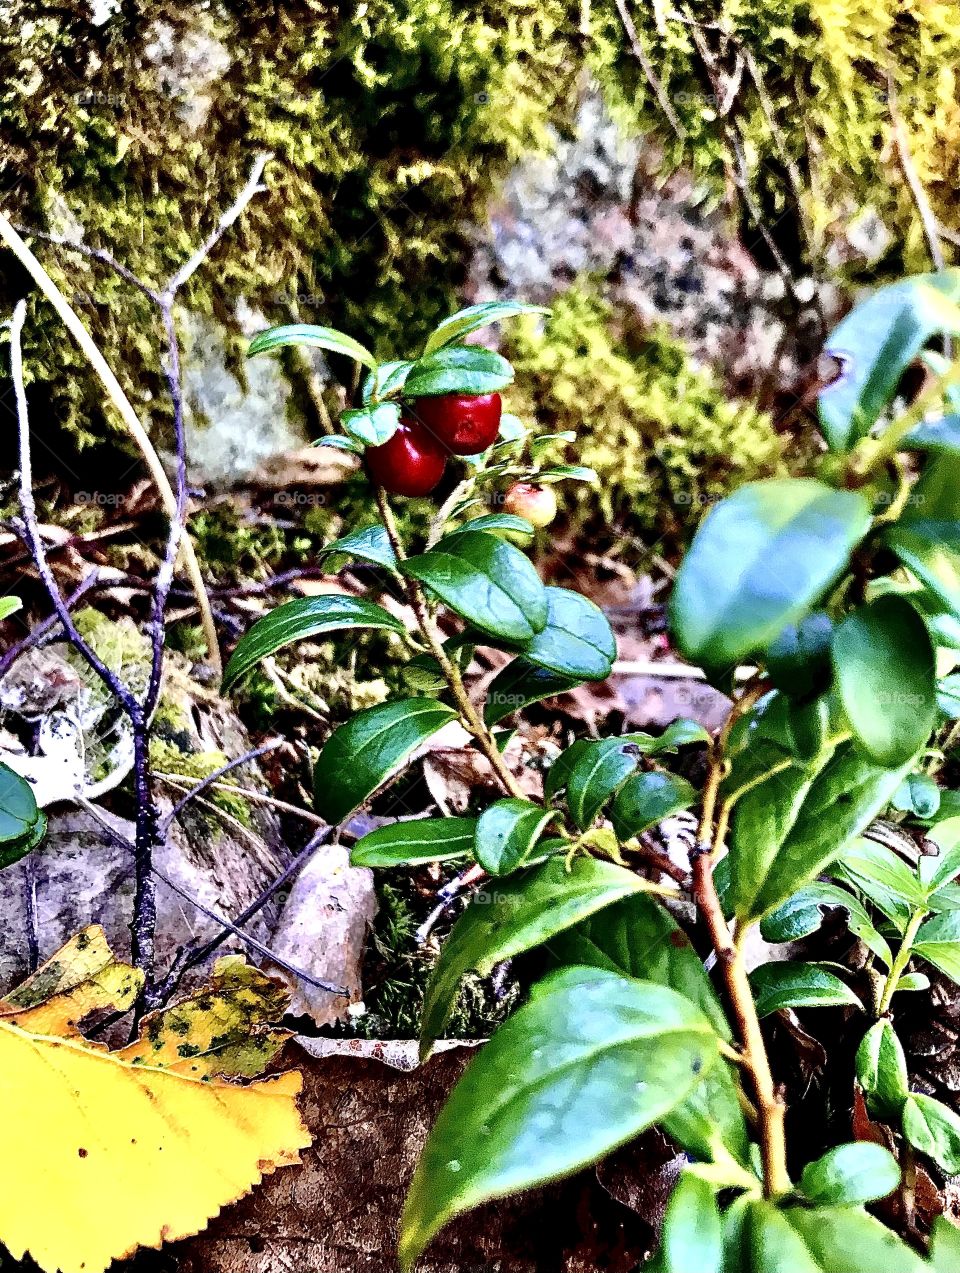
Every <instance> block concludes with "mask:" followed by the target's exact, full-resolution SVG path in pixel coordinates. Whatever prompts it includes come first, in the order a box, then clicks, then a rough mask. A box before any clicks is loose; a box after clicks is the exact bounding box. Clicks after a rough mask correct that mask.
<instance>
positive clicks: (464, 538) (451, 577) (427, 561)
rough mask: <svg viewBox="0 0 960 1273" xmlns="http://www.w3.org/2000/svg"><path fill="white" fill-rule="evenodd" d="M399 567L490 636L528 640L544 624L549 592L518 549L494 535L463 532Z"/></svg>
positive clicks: (470, 531) (469, 531) (474, 531)
mask: <svg viewBox="0 0 960 1273" xmlns="http://www.w3.org/2000/svg"><path fill="white" fill-rule="evenodd" d="M401 568H402V570H403V572H404V574H406V575H409V576H410V578H412V579H417V580H419V581H420V582H421V583H424V584H426V585H427V587H428V588H429V589H430V591H431V592H433V593H435V594H436V595H437V596H438V597H439V598H440V600H441V601H443V602H444V603H445V604H446V605H447V606H449V607H450V609H451V610H453V611H455V613H457V614H459V615H460V617H461V618H462V619H466V620H467V621H468V622H469V623H471V624H472V625H473V626H474V627H475V628H478V629H479V630H480V631H481V632H486V633H488V634H489V635H490V636H495V637H499V638H501V639H502V640H505V641H528V640H529V639H530V638H531V637H532V636H535V635H536V633H538V632H541V631H542V630H543V628H544V627H545V626H546V622H547V593H546V589H545V588H544V586H543V584H542V583H541V582H540V577H539V575H538V574H537V572H536V571H535V570H534V568H533V566H532V565H531V564H530V562H529V560H528V559H527V558H526V557H525V556H524V555H523V553H522V552H520V551H519V549H517V548H514V547H513V545H512V544H508V543H505V542H504V541H503V540H502V539H499V538H498V537H497V536H496V535H491V534H488V533H487V532H486V531H478V530H467V531H461V532H459V533H456V534H454V535H451V536H449V537H448V538H447V539H445V540H442V541H441V542H440V543H439V544H438V545H437V546H436V548H432V549H430V551H429V552H426V553H423V554H421V555H420V556H419V557H409V558H408V559H407V560H406V561H405V562H403V564H402V567H401Z"/></svg>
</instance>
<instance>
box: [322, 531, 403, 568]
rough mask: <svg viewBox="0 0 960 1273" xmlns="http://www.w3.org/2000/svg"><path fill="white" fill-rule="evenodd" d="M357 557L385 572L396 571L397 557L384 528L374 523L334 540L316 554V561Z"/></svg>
mask: <svg viewBox="0 0 960 1273" xmlns="http://www.w3.org/2000/svg"><path fill="white" fill-rule="evenodd" d="M340 554H343V556H345V557H351V558H352V557H357V558H359V559H360V560H361V561H370V562H373V564H374V565H376V566H384V567H386V569H387V570H396V568H397V556H396V553H395V552H394V551H393V546H392V545H391V543H390V536H389V535H388V534H387V529H386V527H385V526H381V525H380V523H379V522H374V523H373V525H372V526H363V527H361V528H360V530H352V531H351V532H350V533H349V534H348V535H344V536H343V537H342V538H341V539H334V540H333V541H332V543H329V544H327V545H326V547H324V548H322V549H321V550H320V552H319V553H318V554H317V561H318V562H321V561H323V560H324V558H326V557H333V556H339V555H340Z"/></svg>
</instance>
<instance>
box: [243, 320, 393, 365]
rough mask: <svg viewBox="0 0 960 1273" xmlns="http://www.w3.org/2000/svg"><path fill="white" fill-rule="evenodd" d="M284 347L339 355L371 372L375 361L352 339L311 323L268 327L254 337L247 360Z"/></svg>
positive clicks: (341, 333) (330, 328)
mask: <svg viewBox="0 0 960 1273" xmlns="http://www.w3.org/2000/svg"><path fill="white" fill-rule="evenodd" d="M286 345H310V346H312V347H313V348H315V349H326V350H328V352H330V353H332V354H343V355H345V357H347V358H352V359H353V360H354V362H359V363H362V364H363V365H364V367H370V368H371V370H372V369H374V368H375V367H376V365H377V360H376V358H374V356H373V354H372V353H371V352H370V350H369V349H365V348H364V346H363V345H361V344H360V343H359V341H356V340H354V339H353V337H352V336H347V335H345V333H344V332H338V331H337V330H336V329H335V328H333V327H315V326H314V325H313V324H312V323H292V324H290V325H288V326H286V327H270V328H268V329H267V330H266V331H263V332H260V333H259V335H257V336H254V338H253V340H251V342H250V346H249V348H248V349H247V357H248V358H253V357H254V356H255V355H256V354H266V353H269V352H271V351H272V350H274V349H282V348H283V347H284V346H286Z"/></svg>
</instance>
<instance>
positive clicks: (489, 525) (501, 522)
mask: <svg viewBox="0 0 960 1273" xmlns="http://www.w3.org/2000/svg"><path fill="white" fill-rule="evenodd" d="M466 530H485V531H489V532H490V533H491V534H494V535H505V536H507V538H508V539H509V540H510V541H511V543H516V544H520V545H524V544H532V543H533V538H534V534H535V531H534V527H533V523H532V522H528V521H527V519H526V518H525V517H517V516H516V515H515V514H514V513H485V514H484V515H483V516H482V517H474V518H472V519H471V520H470V521H468V522H464V524H463V525H462V526H458V527H457V529H456V530H455V531H453V532H452V533H453V534H458V533H460V532H462V531H466Z"/></svg>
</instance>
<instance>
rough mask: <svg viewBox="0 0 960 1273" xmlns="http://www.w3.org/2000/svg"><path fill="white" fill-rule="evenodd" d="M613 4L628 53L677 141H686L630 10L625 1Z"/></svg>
mask: <svg viewBox="0 0 960 1273" xmlns="http://www.w3.org/2000/svg"><path fill="white" fill-rule="evenodd" d="M615 4H616V6H617V13H618V14H619V15H620V21H621V23H622V24H623V29H624V32H625V34H626V37H627V40H628V41H629V43H630V51H631V52H632V53H633V56H634V57H635V58H636V60H637V62H638V63H639V64H640V69H641V70H642V71H643V74H644V76H645V77H646V80H647V83H648V84H649V85H650V87H651V89H653V95H654V97H655V98H656V99H657V101H658V102H659V104H660V109H661V110H662V111H663V113H664V115H665V116H666V117H667V119H668V120H669V122H670V127H671V128H672V129H673V131H674V132H675V133H676V134H677V136H678V137H679V139H680V140H681V141H686V139H687V130H686V129H685V128H684V126H683V124H681V123H680V120H679V119H678V118H677V112H676V111H675V110H674V109H673V105H672V103H671V101H670V98H669V97H668V96H667V91H666V89H665V88H664V87H663V84H662V83H661V82H660V78H659V76H658V75H657V73H656V71H655V70H654V69H653V63H652V62H651V61H650V57H649V55H648V53H647V51H646V49H645V48H644V47H643V42H642V41H641V39H640V35H639V33H638V31H637V28H636V26H635V24H634V21H633V18H632V17H631V16H630V10H629V9H628V8H627V4H626V0H615Z"/></svg>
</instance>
